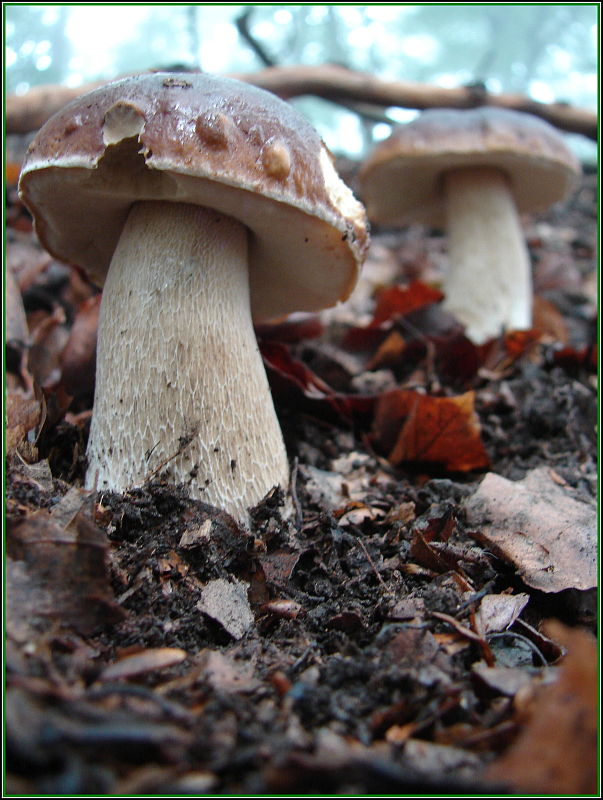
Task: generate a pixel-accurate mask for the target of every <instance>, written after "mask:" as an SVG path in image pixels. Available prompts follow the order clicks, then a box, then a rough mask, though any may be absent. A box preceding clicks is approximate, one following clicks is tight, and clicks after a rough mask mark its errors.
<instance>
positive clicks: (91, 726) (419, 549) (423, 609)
mask: <svg viewBox="0 0 603 800" xmlns="http://www.w3.org/2000/svg"><path fill="white" fill-rule="evenodd" d="M596 192H597V190H596V175H594V174H587V175H585V176H584V179H583V181H582V184H581V186H580V188H579V190H578V191H577V192H576V194H575V195H574V196H573V197H572V198H571V199H570V200H569V201H568V202H566V203H565V204H563V205H559V206H556V207H555V208H554V209H552V210H551V211H549V212H548V213H543V214H540V215H538V216H534V217H530V218H528V219H526V220H525V227H526V236H527V240H528V243H529V247H530V251H531V254H532V257H533V261H534V264H535V271H534V281H535V292H536V303H535V322H534V329H533V330H531V331H528V332H524V333H522V334H513V333H511V334H509V335H507V336H505V337H502V338H501V339H499V340H496V341H492V342H489V343H487V344H486V345H484V346H482V347H479V348H478V347H475V346H474V345H473V344H471V343H470V342H469V341H468V340H467V339H466V338H465V337H464V336H463V335H462V330H461V329H460V327H459V325H458V324H457V323H456V322H455V321H454V320H451V319H450V318H449V317H448V316H447V315H446V314H444V312H443V311H442V310H441V304H440V302H439V301H440V299H441V296H440V295H439V293H438V292H437V291H436V290H434V289H433V288H432V287H433V286H434V285H437V284H438V281H439V280H440V278H441V274H442V268H443V264H444V262H445V245H446V243H445V239H444V238H443V237H442V236H441V235H440V234H438V233H437V232H433V231H425V230H422V229H418V228H417V229H414V228H413V229H408V230H404V231H394V230H388V231H385V230H375V231H374V232H373V241H372V245H371V249H370V251H369V256H368V259H367V263H366V265H365V269H364V273H363V277H362V280H361V282H360V284H359V286H358V289H357V291H356V292H355V293H354V295H353V297H352V299H351V300H350V302H349V303H347V304H346V305H344V306H341V307H340V308H337V309H335V310H331V311H329V312H325V313H324V314H322V315H316V316H308V315H299V316H294V317H293V318H291V320H290V321H288V322H287V323H285V324H283V325H280V326H274V327H262V328H259V329H258V336H259V340H260V343H261V349H262V353H263V355H264V358H265V363H266V367H267V371H268V374H269V377H270V380H271V385H272V389H273V394H274V398H275V404H276V409H277V413H278V415H279V419H280V422H281V425H282V429H283V432H284V435H285V439H286V443H287V447H288V451H289V455H290V458H291V465H292V496H293V501H294V508H295V514H294V516H293V518H292V519H291V520H290V521H283V520H282V519H281V515H280V509H281V505H280V503H281V498H280V497H279V496H278V494H274V495H272V496H270V497H269V498H267V499H266V500H265V501H264V502H263V503H261V504H260V505H259V506H258V507H257V508H256V509H255V510H254V512H253V514H252V524H251V526H250V529H244V528H242V527H241V526H239V525H237V524H236V523H235V522H234V521H233V520H232V519H231V518H230V517H229V516H228V515H226V514H225V513H224V512H221V511H218V510H216V509H214V508H211V507H209V506H206V505H204V504H203V503H201V502H198V501H192V500H190V499H188V498H187V497H186V496H185V495H184V494H183V493H182V492H181V491H179V490H178V489H177V488H173V487H170V486H167V485H164V484H162V483H161V482H159V481H158V482H151V483H149V484H147V485H145V486H143V487H142V488H140V489H137V490H134V491H132V492H130V493H129V494H127V495H125V496H117V495H110V494H102V495H100V496H95V495H94V494H92V493H91V492H88V491H86V490H84V489H83V488H82V485H83V476H84V471H85V447H86V438H87V432H88V427H89V421H90V416H91V407H92V394H93V375H94V369H93V367H94V342H95V333H96V318H97V313H98V303H99V296H98V294H97V292H96V291H95V290H94V288H93V287H91V286H90V285H89V284H87V283H86V282H85V281H84V280H83V279H82V277H81V276H80V275H79V274H78V273H77V272H76V271H75V270H71V269H68V268H67V267H65V266H64V265H62V264H60V263H58V262H56V261H55V260H54V259H52V258H51V257H50V256H48V255H47V254H46V253H45V252H44V251H43V250H41V248H40V247H39V245H38V243H37V240H36V238H35V234H34V233H33V231H32V226H31V221H30V219H29V216H28V214H27V212H26V211H25V209H24V208H23V207H22V206H21V205H20V204H19V202H18V199H17V196H16V192H15V191H14V190H13V189H10V190H9V205H8V212H7V224H8V230H7V260H8V267H9V268H10V270H11V271H12V273H13V274H14V276H15V278H16V281H17V285H18V287H19V290H20V295H21V296H22V298H23V301H24V306H25V310H26V312H27V324H28V328H27V330H26V331H25V332H23V333H22V334H21V335H16V336H14V337H11V336H10V335H8V339H9V341H8V343H7V368H8V372H7V450H8V454H7V471H6V498H7V499H6V522H7V549H6V580H7V615H6V678H7V691H6V735H7V770H8V783H7V787H6V788H7V794H9V795H22V796H28V797H30V796H33V795H38V794H50V795H52V796H60V795H65V794H92V795H97V796H98V795H118V796H122V795H130V794H159V795H163V796H169V795H176V794H179V795H187V794H192V795H195V794H234V795H249V794H275V795H279V796H281V795H288V794H343V795H345V794H393V795H400V794H411V795H417V794H431V795H436V796H437V795H445V794H461V795H467V794H484V793H488V794H492V793H500V794H513V793H519V794H524V793H528V794H529V793H534V794H570V795H580V794H594V793H596V791H597V783H596V776H597V759H598V756H597V720H598V708H597V695H598V690H597V685H598V682H597V677H598V673H597V647H596V643H595V642H596V640H595V637H594V633H595V630H596V625H597V619H596V616H597V608H598V603H597V599H596V596H595V589H594V588H593V587H594V586H595V582H596V570H597V559H596V527H597V524H596V500H597V464H596V457H597V428H596V422H597V364H598V362H597V349H596V345H597V267H596V263H597V262H596V258H597V255H596V250H595V248H596V237H597V210H596V204H597V193H596ZM7 294H8V293H7ZM11 298H12V299H11ZM18 302H19V300H18V297H13V296H12V295H8V296H7V313H8V315H9V317H10V316H11V312H14V313H13V314H12V316H13V318H14V317H15V315H16V317H17V318H18V316H19V313H18ZM13 306H14V307H13Z"/></svg>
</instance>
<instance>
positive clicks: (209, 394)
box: [86, 201, 289, 520]
mask: <svg viewBox="0 0 603 800" xmlns="http://www.w3.org/2000/svg"><path fill="white" fill-rule="evenodd" d="M247 238H248V235H247V230H246V228H245V226H244V225H242V224H241V223H239V222H237V221H235V220H233V219H232V218H230V217H228V216H225V215H222V214H220V213H218V212H215V211H213V210H209V209H206V208H203V207H200V206H193V205H188V204H180V203H165V202H158V201H151V202H139V203H135V204H134V205H133V207H132V210H131V211H130V214H129V216H128V218H127V221H126V224H125V226H124V229H123V232H122V234H121V237H120V239H119V242H118V245H117V248H116V250H115V253H114V256H113V259H112V261H111V266H110V268H109V273H108V275H107V279H106V282H105V286H104V292H103V301H102V305H101V313H100V323H99V337H98V352H97V380H96V392H95V398H94V416H93V420H92V426H91V432H90V440H89V444H88V463H89V466H88V473H87V477H86V482H87V485H88V487H89V488H96V489H98V490H112V491H118V492H121V491H125V490H126V489H129V488H131V487H133V486H137V485H140V484H142V483H144V482H145V480H147V479H150V478H151V477H154V476H156V475H158V476H159V475H160V476H161V477H162V478H166V479H168V480H169V481H170V482H172V483H177V484H184V485H185V486H186V487H188V490H189V493H190V495H191V496H192V497H194V498H198V499H201V500H203V501H205V502H208V503H210V504H213V505H216V506H219V507H221V508H224V509H226V510H227V511H228V512H229V513H230V514H232V515H233V516H235V517H236V518H238V519H240V520H245V519H246V517H247V509H248V508H249V507H250V506H253V505H255V504H256V503H258V502H259V501H260V500H261V499H262V498H263V497H264V496H265V494H266V493H267V492H268V491H270V489H271V488H272V487H273V486H275V485H280V486H282V487H283V488H286V487H287V484H288V474H289V472H288V463H287V456H286V451H285V447H284V443H283V439H282V435H281V431H280V427H279V424H278V420H277V418H276V414H275V411H274V406H273V403H272V397H271V394H270V389H269V386H268V380H267V377H266V373H265V370H264V366H263V363H262V359H261V355H260V353H259V350H258V346H257V343H256V338H255V334H254V330H253V325H252V321H251V312H250V306H249V276H248V266H247V249H248V242H247Z"/></svg>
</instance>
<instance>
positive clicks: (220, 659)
mask: <svg viewBox="0 0 603 800" xmlns="http://www.w3.org/2000/svg"><path fill="white" fill-rule="evenodd" d="M195 660H196V661H198V662H199V663H200V665H201V668H202V674H203V677H204V679H205V680H206V681H207V682H208V683H209V684H210V685H211V686H212V687H213V688H214V689H216V690H218V691H221V692H249V691H252V690H253V689H256V688H257V687H258V685H259V681H258V679H257V678H256V677H255V670H254V664H253V663H249V661H244V660H237V659H235V658H233V657H232V656H230V655H228V653H221V652H220V651H219V650H209V649H208V650H202V651H201V653H199V655H198V656H197V658H196V659H195Z"/></svg>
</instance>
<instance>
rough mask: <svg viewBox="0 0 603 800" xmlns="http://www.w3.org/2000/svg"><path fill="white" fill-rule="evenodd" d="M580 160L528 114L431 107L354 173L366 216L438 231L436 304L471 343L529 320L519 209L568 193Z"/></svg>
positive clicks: (554, 133) (527, 269) (544, 203)
mask: <svg viewBox="0 0 603 800" xmlns="http://www.w3.org/2000/svg"><path fill="white" fill-rule="evenodd" d="M579 175H580V165H579V163H578V161H577V159H576V158H575V156H574V155H573V154H572V153H571V151H570V150H569V149H568V147H567V146H566V144H565V141H564V139H563V138H562V137H561V135H560V134H559V133H558V132H557V131H556V130H555V128H553V127H552V126H551V125H549V124H548V123H547V122H544V121H543V120H541V119H539V118H538V117H535V116H533V115H531V114H524V113H521V112H517V111H509V110H506V109H500V108H491V107H483V108H476V109H470V110H461V111H459V110H454V109H433V110H429V111H425V112H424V113H423V114H421V115H420V116H419V117H417V118H416V119H415V120H413V121H412V122H410V123H408V124H407V125H403V126H400V127H398V128H396V129H395V130H394V132H393V133H392V135H391V136H390V138H389V139H387V140H386V141H384V142H382V143H381V144H380V145H378V146H377V147H376V148H375V150H374V152H373V153H372V154H371V156H370V157H369V158H368V159H367V161H366V162H365V164H364V165H363V168H362V170H361V174H360V186H361V197H362V199H363V200H364V202H365V203H366V207H367V213H368V216H369V219H370V220H371V221H374V222H378V223H381V224H384V225H388V224H409V223H421V224H426V225H431V226H436V227H445V229H446V231H447V234H448V250H449V268H448V271H447V274H446V276H445V278H444V285H443V289H444V292H445V302H444V307H445V308H447V310H448V311H450V312H451V313H452V314H454V315H455V316H456V317H457V318H458V319H459V320H460V321H461V322H462V323H463V324H464V325H465V328H466V333H467V336H468V337H469V338H470V339H472V340H473V341H474V342H476V343H481V342H483V341H485V340H486V339H489V338H491V337H494V336H498V335H499V334H500V333H501V331H503V330H505V329H510V330H522V329H527V328H529V327H530V326H531V322H532V300H533V298H532V277H531V265H530V256H529V252H528V249H527V245H526V242H525V236H524V233H523V229H522V225H521V220H520V217H519V215H520V214H521V213H522V212H526V211H536V210H541V209H545V208H547V207H548V206H550V205H552V204H553V203H555V202H557V201H559V200H562V199H563V198H564V197H566V196H567V195H569V193H570V192H571V191H572V190H573V189H574V187H575V184H576V180H577V178H578V176H579Z"/></svg>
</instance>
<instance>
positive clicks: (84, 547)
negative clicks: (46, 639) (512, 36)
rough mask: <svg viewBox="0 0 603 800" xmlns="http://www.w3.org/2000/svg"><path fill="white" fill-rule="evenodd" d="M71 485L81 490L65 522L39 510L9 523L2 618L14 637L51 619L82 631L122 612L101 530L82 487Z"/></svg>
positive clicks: (25, 638) (21, 636) (36, 632)
mask: <svg viewBox="0 0 603 800" xmlns="http://www.w3.org/2000/svg"><path fill="white" fill-rule="evenodd" d="M72 491H74V492H75V491H79V492H80V500H81V502H80V511H79V512H78V513H73V514H70V515H69V520H70V524H68V525H67V526H66V527H65V526H63V525H61V524H60V522H57V521H55V519H53V516H52V515H51V514H50V513H49V512H47V511H43V510H41V511H37V512H35V513H34V514H31V515H30V516H29V517H27V518H25V519H24V520H22V521H21V522H19V523H18V524H15V525H10V526H9V527H8V530H7V565H6V598H7V609H6V618H7V632H8V634H9V636H11V637H12V638H13V639H15V640H16V641H19V642H26V641H28V640H29V639H30V638H32V637H33V638H35V637H36V636H37V635H39V632H40V631H44V630H48V628H50V627H51V626H54V625H58V626H65V627H72V628H74V629H75V630H76V631H78V632H79V633H83V634H86V633H90V632H91V631H93V630H94V629H95V628H96V627H97V626H99V625H102V624H106V623H108V622H115V621H117V620H119V619H122V618H123V613H122V612H121V610H120V609H119V607H118V606H117V605H116V603H115V602H114V599H113V594H112V591H111V587H110V584H109V577H108V572H107V566H106V556H107V551H108V542H107V538H106V535H105V534H104V533H103V531H101V530H100V529H99V528H98V527H97V526H96V525H95V524H94V523H93V521H92V519H91V517H90V516H89V515H88V512H87V511H86V509H85V508H82V505H83V503H84V500H85V498H86V496H87V493H85V492H83V491H82V490H76V489H73V490H72ZM69 503H70V504H71V499H70V500H69ZM58 516H60V515H58Z"/></svg>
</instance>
